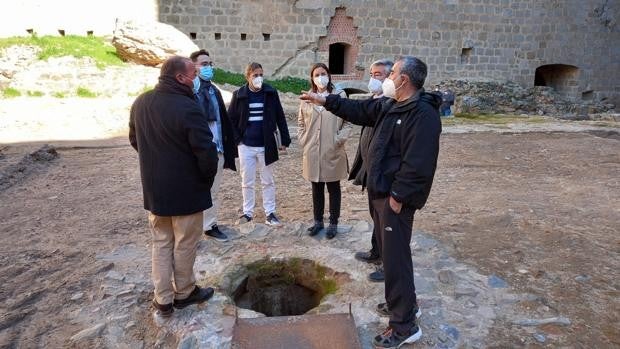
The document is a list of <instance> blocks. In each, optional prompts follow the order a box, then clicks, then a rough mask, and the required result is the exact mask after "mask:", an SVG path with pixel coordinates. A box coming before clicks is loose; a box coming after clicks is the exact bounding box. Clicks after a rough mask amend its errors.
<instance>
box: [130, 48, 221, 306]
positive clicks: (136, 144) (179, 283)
mask: <svg viewBox="0 0 620 349" xmlns="http://www.w3.org/2000/svg"><path fill="white" fill-rule="evenodd" d="M195 76H196V69H195V68H194V64H193V63H192V61H191V60H190V59H188V58H185V57H179V56H175V57H172V58H169V59H168V60H166V61H165V62H164V64H163V65H162V67H161V74H160V76H159V83H158V84H157V86H155V89H154V90H152V91H148V92H145V93H143V94H141V95H140V96H139V97H138V98H137V99H136V101H135V102H134V103H133V105H132V106H131V112H130V119H129V142H130V143H131V146H132V147H133V148H134V149H136V151H137V152H138V157H139V161H140V175H141V177H142V190H143V194H144V208H145V209H146V210H147V211H148V212H149V213H148V220H149V226H150V229H151V233H152V257H151V259H152V278H153V284H154V285H155V292H154V293H155V297H154V299H153V302H152V304H153V306H154V308H155V309H156V311H157V313H158V314H159V315H161V316H163V317H168V316H171V315H172V312H173V310H174V308H184V307H186V306H188V305H190V304H196V303H202V302H205V301H206V300H208V299H209V298H211V296H213V288H211V287H208V288H201V287H198V286H197V285H196V279H195V278H194V271H193V268H194V260H195V258H196V249H197V248H198V240H199V239H200V236H201V235H202V211H204V210H205V209H207V208H209V207H211V193H210V190H211V185H212V184H213V179H214V177H215V174H216V172H217V149H216V145H215V143H213V136H212V134H211V131H210V130H209V126H208V125H207V120H205V118H204V115H203V113H202V110H200V107H199V106H198V104H196V100H195V99H194V98H195V97H194V93H193V91H192V86H193V82H192V81H193V80H194V77H195Z"/></svg>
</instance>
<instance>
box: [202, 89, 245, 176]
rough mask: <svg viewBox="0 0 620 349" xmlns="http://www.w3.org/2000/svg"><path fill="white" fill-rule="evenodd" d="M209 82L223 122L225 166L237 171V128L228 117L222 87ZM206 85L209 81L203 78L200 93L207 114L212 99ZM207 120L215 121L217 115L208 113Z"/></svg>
mask: <svg viewBox="0 0 620 349" xmlns="http://www.w3.org/2000/svg"><path fill="white" fill-rule="evenodd" d="M209 84H210V85H211V86H213V91H214V92H215V97H216V98H217V104H218V105H219V109H220V122H221V124H222V144H223V145H224V168H228V169H231V170H233V171H236V170H237V167H236V166H235V158H236V157H237V145H236V144H235V138H236V137H235V129H234V128H233V126H232V122H231V121H230V118H229V117H228V112H227V111H226V105H225V104H224V99H223V98H222V93H221V92H220V89H219V88H217V87H216V86H215V85H213V84H211V83H209ZM206 87H207V82H205V81H204V80H202V79H201V80H200V90H199V91H198V93H200V94H202V97H203V98H204V102H203V105H202V110H203V112H204V113H205V114H208V111H209V107H208V103H210V102H211V101H210V100H209V96H208V93H209V92H208V91H207V89H206ZM207 120H209V121H215V116H210V115H207Z"/></svg>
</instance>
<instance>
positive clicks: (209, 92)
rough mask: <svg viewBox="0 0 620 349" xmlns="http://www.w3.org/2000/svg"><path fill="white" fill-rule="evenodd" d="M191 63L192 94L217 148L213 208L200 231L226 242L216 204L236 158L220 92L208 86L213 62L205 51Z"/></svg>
mask: <svg viewBox="0 0 620 349" xmlns="http://www.w3.org/2000/svg"><path fill="white" fill-rule="evenodd" d="M189 57H190V58H191V60H192V61H193V62H194V65H195V66H196V73H197V76H196V79H194V92H195V93H196V97H197V99H198V104H200V107H201V108H202V110H203V112H204V114H205V116H206V119H207V121H208V123H209V129H210V130H211V133H212V134H213V142H215V144H216V146H217V153H218V165H217V175H216V176H215V180H214V181H213V187H211V198H212V200H213V206H211V208H209V209H207V210H206V211H205V212H204V217H203V222H202V229H203V231H204V233H205V237H209V238H213V239H215V240H217V241H222V242H224V241H227V240H228V236H226V234H224V233H223V232H221V231H220V229H219V228H218V226H217V210H218V200H217V193H218V191H219V188H220V183H221V181H222V172H223V170H224V169H226V168H227V169H230V170H233V171H236V170H237V169H236V167H235V158H236V157H237V147H236V145H235V136H234V129H233V127H232V123H231V122H230V119H229V118H228V113H227V111H226V106H225V105H224V100H223V99H222V93H221V92H220V90H219V89H218V88H217V87H216V86H215V85H214V84H212V83H211V79H213V61H212V60H211V57H210V56H209V52H207V51H206V50H200V51H196V52H194V53H192V54H191V55H190V56H189Z"/></svg>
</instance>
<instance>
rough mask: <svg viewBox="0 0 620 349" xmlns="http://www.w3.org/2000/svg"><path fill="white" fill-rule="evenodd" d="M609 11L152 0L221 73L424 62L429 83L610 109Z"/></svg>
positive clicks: (614, 65) (569, 3) (535, 3)
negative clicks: (549, 96) (453, 82)
mask: <svg viewBox="0 0 620 349" xmlns="http://www.w3.org/2000/svg"><path fill="white" fill-rule="evenodd" d="M619 7H620V6H619V3H618V2H616V1H611V0H545V1H539V0H436V1H410V0H402V1H385V0H297V1H293V0H287V1H285V0H252V1H249V0H230V1H222V0H159V20H160V21H162V22H165V23H168V24H172V25H174V26H176V27H177V28H178V29H180V30H181V31H183V32H185V33H187V35H189V36H190V37H192V38H194V40H195V42H196V44H197V45H198V46H201V47H204V48H206V49H207V50H209V52H210V53H211V55H212V56H213V58H214V60H215V62H216V63H217V65H218V66H219V67H221V68H223V69H227V70H231V71H238V72H240V71H242V69H243V67H244V66H245V65H246V64H247V63H249V62H250V61H257V62H260V63H262V64H263V66H264V67H265V73H266V74H267V75H269V76H271V77H280V76H286V75H290V76H299V77H307V75H308V73H309V72H308V69H309V67H310V65H311V64H312V63H314V62H325V63H331V64H339V65H342V67H338V68H337V69H341V68H343V69H344V72H343V74H342V76H337V77H336V78H339V79H341V80H342V79H349V78H354V77H357V76H363V77H364V78H365V74H366V73H367V71H368V66H369V65H370V63H372V62H373V61H374V60H376V59H380V58H386V57H387V58H393V57H394V56H397V55H415V56H417V57H419V58H421V59H422V60H423V61H425V62H426V63H427V64H428V66H429V80H428V82H429V83H430V84H435V83H437V82H439V81H442V80H446V79H455V78H459V79H470V80H472V79H474V80H484V81H488V80H492V81H506V80H512V81H515V82H517V83H519V84H520V85H522V86H523V87H531V86H534V84H535V82H536V85H543V86H552V87H555V88H556V89H558V90H559V91H561V92H563V93H565V94H566V95H567V96H570V97H573V98H575V99H587V100H592V99H594V100H604V101H607V102H612V103H615V104H616V105H617V104H618V103H619V102H620V83H619V82H618V79H619V78H620V73H619V72H620V59H618V57H620V33H619V29H618V23H617V18H618V15H619V10H620V9H619ZM334 44H335V45H338V46H335V47H332V45H334ZM332 49H334V50H333V51H332ZM330 51H331V52H332V55H336V54H337V55H339V56H344V57H341V58H339V59H336V58H335V57H330ZM330 58H331V60H330ZM332 69H333V68H332ZM430 84H429V85H430ZM429 85H427V86H429Z"/></svg>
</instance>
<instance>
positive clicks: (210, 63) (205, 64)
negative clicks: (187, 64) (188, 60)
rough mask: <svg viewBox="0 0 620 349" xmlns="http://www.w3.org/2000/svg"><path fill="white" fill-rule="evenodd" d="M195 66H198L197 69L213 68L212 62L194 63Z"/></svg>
mask: <svg viewBox="0 0 620 349" xmlns="http://www.w3.org/2000/svg"><path fill="white" fill-rule="evenodd" d="M196 66H198V67H206V66H213V62H202V63H196Z"/></svg>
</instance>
